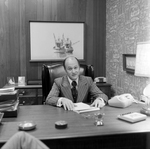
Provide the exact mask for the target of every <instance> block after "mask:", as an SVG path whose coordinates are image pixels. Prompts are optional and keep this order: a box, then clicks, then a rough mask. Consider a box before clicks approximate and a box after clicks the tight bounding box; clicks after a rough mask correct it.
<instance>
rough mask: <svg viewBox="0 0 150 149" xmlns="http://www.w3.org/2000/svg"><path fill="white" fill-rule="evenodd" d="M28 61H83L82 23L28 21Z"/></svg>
mask: <svg viewBox="0 0 150 149" xmlns="http://www.w3.org/2000/svg"><path fill="white" fill-rule="evenodd" d="M29 24H30V61H31V62H36V61H37V62H39V61H61V60H63V59H64V58H66V57H67V56H68V55H73V56H75V57H77V58H78V59H79V60H84V26H85V25H84V22H54V21H53V22H51V21H30V22H29Z"/></svg>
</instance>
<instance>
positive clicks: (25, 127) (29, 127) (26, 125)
mask: <svg viewBox="0 0 150 149" xmlns="http://www.w3.org/2000/svg"><path fill="white" fill-rule="evenodd" d="M18 127H19V129H20V130H32V129H35V128H36V124H35V123H34V122H32V121H24V122H21V123H19V125H18Z"/></svg>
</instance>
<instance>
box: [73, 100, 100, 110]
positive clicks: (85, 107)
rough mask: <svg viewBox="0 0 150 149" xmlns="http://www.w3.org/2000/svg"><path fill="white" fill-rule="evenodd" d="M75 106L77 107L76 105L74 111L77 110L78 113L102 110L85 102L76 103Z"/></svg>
mask: <svg viewBox="0 0 150 149" xmlns="http://www.w3.org/2000/svg"><path fill="white" fill-rule="evenodd" d="M74 106H75V107H74V109H73V111H74V112H77V113H84V112H91V111H98V110H100V108H96V107H91V106H90V105H88V104H85V103H83V102H79V103H75V104H74Z"/></svg>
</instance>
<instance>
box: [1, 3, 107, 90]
mask: <svg viewBox="0 0 150 149" xmlns="http://www.w3.org/2000/svg"><path fill="white" fill-rule="evenodd" d="M30 20H38V21H75V22H78V21H80V22H85V24H86V30H85V37H86V38H85V63H87V64H92V65H94V68H95V76H105V70H106V68H105V63H106V62H105V61H106V60H105V53H106V50H105V36H106V35H105V28H106V21H105V20H106V2H105V0H0V87H2V86H3V85H5V83H6V80H7V79H6V78H7V76H14V77H15V79H16V81H17V78H18V76H21V75H23V76H26V78H27V79H28V80H32V79H41V66H42V64H43V63H30V62H29V60H30V40H29V21H30ZM49 63H52V62H49Z"/></svg>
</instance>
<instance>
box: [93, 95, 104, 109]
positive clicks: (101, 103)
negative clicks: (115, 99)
mask: <svg viewBox="0 0 150 149" xmlns="http://www.w3.org/2000/svg"><path fill="white" fill-rule="evenodd" d="M91 106H93V107H98V108H102V107H103V106H105V103H104V101H103V99H101V98H99V97H98V98H96V99H95V100H94V102H93V103H92V104H91Z"/></svg>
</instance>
